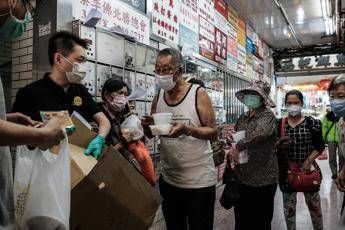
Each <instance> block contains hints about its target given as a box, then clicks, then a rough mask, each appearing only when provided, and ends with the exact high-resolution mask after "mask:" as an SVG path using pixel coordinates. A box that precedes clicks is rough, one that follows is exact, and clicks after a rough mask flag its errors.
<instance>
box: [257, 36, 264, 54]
mask: <svg viewBox="0 0 345 230" xmlns="http://www.w3.org/2000/svg"><path fill="white" fill-rule="evenodd" d="M258 49H259V51H258V53H259V57H261V58H263V57H264V42H263V41H262V40H261V39H259V45H258Z"/></svg>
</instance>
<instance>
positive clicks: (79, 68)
mask: <svg viewBox="0 0 345 230" xmlns="http://www.w3.org/2000/svg"><path fill="white" fill-rule="evenodd" d="M62 57H63V58H64V59H65V60H66V61H67V62H69V63H70V64H71V65H73V68H72V71H70V72H68V71H66V70H65V72H66V77H67V80H68V82H69V83H80V82H81V81H82V80H83V79H84V78H85V75H86V67H85V64H84V63H78V62H74V63H72V62H71V61H70V60H68V59H67V58H65V57H64V56H62Z"/></svg>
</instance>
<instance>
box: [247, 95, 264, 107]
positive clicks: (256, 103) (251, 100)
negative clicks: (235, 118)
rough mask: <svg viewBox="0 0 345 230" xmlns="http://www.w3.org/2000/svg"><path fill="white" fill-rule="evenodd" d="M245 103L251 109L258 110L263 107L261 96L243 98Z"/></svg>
mask: <svg viewBox="0 0 345 230" xmlns="http://www.w3.org/2000/svg"><path fill="white" fill-rule="evenodd" d="M243 103H244V104H245V105H246V106H247V107H248V108H249V109H257V108H259V107H260V106H261V105H262V101H261V97H260V96H259V95H252V94H247V95H245V96H244V98H243Z"/></svg>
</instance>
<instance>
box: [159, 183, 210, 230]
mask: <svg viewBox="0 0 345 230" xmlns="http://www.w3.org/2000/svg"><path fill="white" fill-rule="evenodd" d="M159 190H160V193H161V196H162V197H163V203H162V209H163V215H164V218H165V222H166V226H167V230H187V229H188V230H212V229H213V215H214V203H215V199H216V186H211V187H205V188H198V189H185V188H178V187H175V186H172V185H170V184H168V183H167V182H165V181H164V180H163V179H162V177H161V178H160V179H159Z"/></svg>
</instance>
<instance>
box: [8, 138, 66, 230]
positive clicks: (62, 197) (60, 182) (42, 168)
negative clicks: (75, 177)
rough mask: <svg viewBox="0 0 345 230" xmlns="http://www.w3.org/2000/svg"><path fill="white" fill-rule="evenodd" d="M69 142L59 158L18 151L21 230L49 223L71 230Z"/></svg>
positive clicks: (24, 149) (23, 149) (16, 188)
mask: <svg viewBox="0 0 345 230" xmlns="http://www.w3.org/2000/svg"><path fill="white" fill-rule="evenodd" d="M67 142H68V141H67V138H65V139H64V140H63V142H62V143H61V144H60V150H59V154H58V155H56V154H53V153H51V152H50V151H49V150H46V151H42V150H40V149H38V148H36V149H34V150H29V149H28V148H27V147H26V146H18V147H17V156H16V170H15V176H14V200H15V210H16V225H17V227H19V228H20V229H27V228H28V225H29V224H28V223H32V222H34V223H36V225H32V226H35V227H32V226H31V229H33V228H37V227H38V226H43V225H47V223H54V224H56V223H58V226H60V227H61V228H62V229H63V228H65V229H69V215H70V193H71V166H70V156H69V148H68V143H67ZM47 220H48V221H47ZM37 223H38V225H37ZM48 226H49V227H48V228H45V229H52V228H53V224H48ZM28 229H30V228H28ZM54 229H55V228H54Z"/></svg>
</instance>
